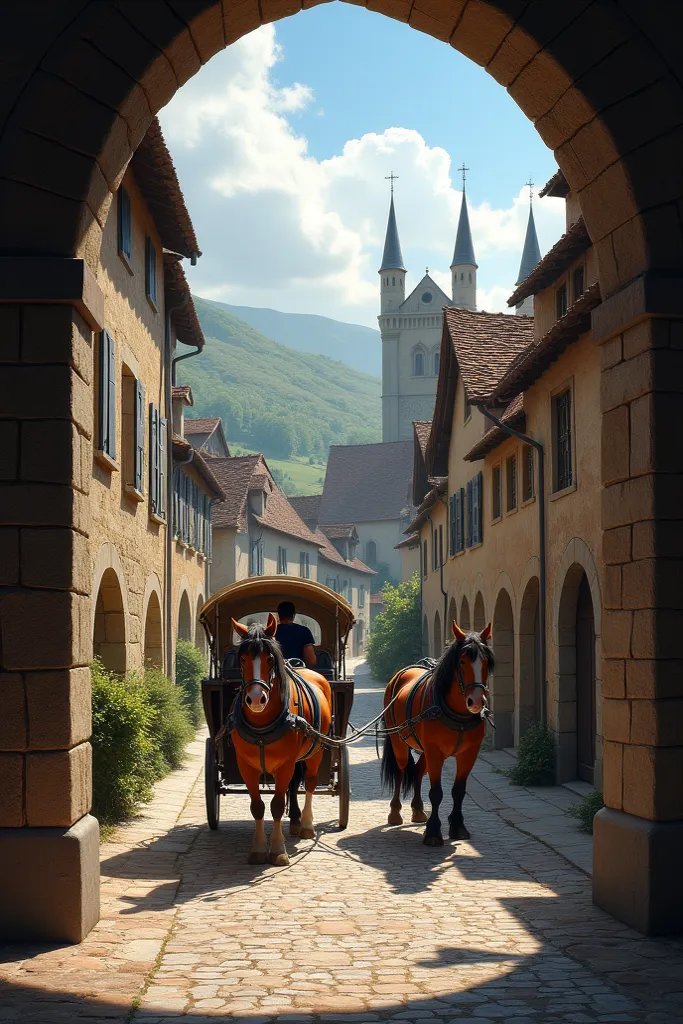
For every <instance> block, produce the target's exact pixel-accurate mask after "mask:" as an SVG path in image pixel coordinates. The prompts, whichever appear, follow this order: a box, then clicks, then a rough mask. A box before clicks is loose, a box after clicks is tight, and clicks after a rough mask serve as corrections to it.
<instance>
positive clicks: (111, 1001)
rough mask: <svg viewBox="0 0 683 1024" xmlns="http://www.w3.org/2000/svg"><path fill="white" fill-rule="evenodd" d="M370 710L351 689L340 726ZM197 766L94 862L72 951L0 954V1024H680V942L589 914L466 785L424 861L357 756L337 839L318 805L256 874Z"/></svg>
mask: <svg viewBox="0 0 683 1024" xmlns="http://www.w3.org/2000/svg"><path fill="white" fill-rule="evenodd" d="M380 695H381V689H379V688H373V687H372V685H371V683H370V680H369V679H368V677H367V676H359V678H358V684H357V692H356V703H355V706H354V711H353V714H352V719H353V721H354V722H356V723H360V722H362V721H364V720H367V719H369V718H370V717H372V715H373V714H374V713H375V709H376V707H377V706H378V704H379V701H380ZM201 754H202V746H201V745H200V744H199V743H196V744H193V747H192V760H191V761H190V762H189V763H188V765H187V767H186V768H185V769H183V770H182V771H181V772H179V773H175V775H174V776H172V777H171V778H170V779H168V780H166V781H165V782H164V783H162V784H161V786H160V787H158V789H157V796H156V798H155V802H154V804H153V805H151V807H150V808H149V809H146V810H145V813H144V814H143V816H141V818H140V819H139V820H138V821H136V822H134V823H133V824H131V825H130V826H126V827H124V828H122V829H120V830H118V832H117V834H116V835H115V836H114V837H113V841H112V842H110V843H109V844H107V845H105V846H104V847H103V863H102V875H103V890H102V895H103V917H102V921H101V922H100V924H99V925H98V926H97V927H96V928H95V930H94V931H93V932H92V934H91V935H90V936H89V937H88V939H87V940H86V941H85V942H84V943H83V944H82V945H81V946H79V947H60V948H49V949H47V948H46V949H43V950H35V949H34V950H27V949H25V948H24V949H10V948H4V949H3V950H2V953H3V956H2V958H1V959H2V964H0V981H1V982H2V984H1V985H0V1021H22V1022H23V1021H33V1022H40V1024H53V1022H54V1024H58V1022H62V1021H65V1022H67V1021H71V1020H78V1019H81V1018H84V1019H86V1018H87V1019H88V1020H90V1021H105V1020H111V1019H120V1020H126V1021H131V1022H134V1024H157V1022H159V1024H160V1022H162V1021H164V1022H167V1021H169V1020H171V1021H176V1020H185V1019H188V1020H191V1021H192V1022H193V1024H197V1022H199V1021H206V1022H208V1021H213V1020H215V1019H217V1018H219V1019H220V1018H222V1017H228V1018H231V1019H236V1020H241V1019H244V1020H245V1021H248V1022H250V1024H267V1022H270V1021H273V1022H277V1024H305V1022H307V1021H310V1020H313V1019H315V1020H320V1021H330V1022H332V1021H340V1022H348V1024H355V1022H362V1021H376V1020H396V1021H404V1022H411V1021H413V1022H423V1021H428V1020H434V1021H435V1022H436V1021H443V1022H444V1024H450V1022H451V1021H452V1022H454V1024H455V1022H458V1024H475V1022H476V1024H487V1022H498V1021H503V1022H512V1021H514V1022H516V1024H528V1022H531V1021H534V1022H537V1024H556V1022H560V1021H571V1022H575V1024H584V1022H585V1024H589V1022H598V1021H599V1022H605V1024H606V1022H617V1021H624V1022H626V1021H633V1022H637V1024H641V1022H642V1024H674V1022H679V1021H680V1020H681V1019H682V1018H683V944H681V942H680V941H676V940H647V939H643V938H642V937H641V936H638V935H636V933H634V932H632V931H630V930H629V929H628V928H626V927H624V926H622V925H620V924H619V923H618V922H616V921H614V920H612V919H611V918H609V917H607V916H606V915H605V914H604V913H602V912H601V911H599V910H597V909H595V908H594V907H593V906H592V904H591V892H590V879H589V877H588V876H587V874H586V873H585V872H584V871H582V870H579V869H578V868H577V867H576V866H575V865H574V864H572V863H570V861H569V860H568V859H566V858H565V857H564V856H561V855H559V854H558V853H556V852H554V851H553V850H552V849H551V848H550V846H549V845H548V844H547V843H543V842H541V841H539V839H537V838H535V837H534V836H531V835H529V834H528V830H527V831H520V830H519V829H518V828H516V827H515V826H514V825H513V824H511V823H510V822H509V821H506V820H503V819H502V818H501V816H500V814H498V813H496V811H495V809H494V807H493V805H492V804H491V794H490V791H489V790H487V789H485V787H484V786H483V785H482V783H481V782H476V783H475V784H474V785H473V787H472V794H473V796H470V797H468V800H467V803H466V805H465V809H466V822H467V824H468V826H469V828H470V831H471V833H472V840H471V842H469V843H463V842H458V843H457V844H449V843H448V842H447V843H446V845H445V846H444V847H443V848H442V849H427V848H425V847H424V846H423V845H422V843H421V841H420V833H421V827H418V826H413V825H404V826H402V827H398V828H389V827H387V825H386V814H387V804H388V800H387V798H386V796H385V795H383V794H381V793H380V790H379V786H378V777H379V765H378V762H377V761H376V755H375V749H374V741H373V742H365V741H364V742H363V743H362V744H361V745H359V746H355V747H353V748H352V787H353V794H352V806H351V819H350V825H349V828H348V829H347V830H346V831H345V832H338V831H337V830H336V826H335V816H336V812H337V806H336V802H335V801H333V799H332V798H330V797H328V796H320V797H318V798H317V799H316V801H315V804H314V810H315V813H316V820H317V826H318V837H317V839H316V840H315V841H300V840H299V841H297V840H289V841H288V842H289V848H290V856H292V864H291V866H290V867H289V868H273V867H254V866H249V865H247V862H246V861H247V853H248V849H249V845H250V842H251V835H252V824H251V819H250V817H249V813H248V803H247V800H246V798H243V797H230V798H228V799H227V800H224V802H223V805H222V808H221V812H222V817H223V821H222V823H221V827H220V830H219V831H218V833H212V832H210V831H209V830H208V829H207V827H206V825H205V814H204V797H203V780H202V774H201V771H200V766H201ZM447 768H449V772H452V763H451V766H450V767H449V766H448V765H447ZM498 778H500V777H498ZM445 781H446V783H447V784H448V788H450V778H447V779H446V780H445ZM444 788H446V785H445V786H444ZM481 794H484V796H486V794H488V797H486V799H484V797H482V796H481ZM487 799H488V801H489V803H488V804H487V802H486V800H487ZM475 801H476V802H475ZM449 809H450V808H449V807H448V805H447V803H446V802H444V805H443V807H442V818H443V819H445V817H446V816H447V814H448V811H449Z"/></svg>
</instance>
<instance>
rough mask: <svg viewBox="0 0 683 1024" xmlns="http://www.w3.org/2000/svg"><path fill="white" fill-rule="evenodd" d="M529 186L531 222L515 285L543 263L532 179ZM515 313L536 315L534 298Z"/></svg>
mask: <svg viewBox="0 0 683 1024" xmlns="http://www.w3.org/2000/svg"><path fill="white" fill-rule="evenodd" d="M527 185H528V186H529V220H528V221H527V226H526V237H525V239H524V249H523V250H522V259H521V261H520V264H519V274H518V275H517V281H516V282H515V284H521V283H522V281H525V280H526V279H527V277H528V276H529V274H530V273H531V271H532V270H533V269H534V267H535V266H536V265H537V264H538V263H540V261H541V249H540V247H539V244H538V236H537V234H536V223H535V221H534V208H533V205H532V200H533V182H532V181H531V179H529V181H528V182H527ZM515 313H516V314H517V315H518V316H533V314H534V297H533V295H528V296H527V297H526V299H523V300H522V302H519V303H518V304H517V306H516V308H515Z"/></svg>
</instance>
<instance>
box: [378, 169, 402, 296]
mask: <svg viewBox="0 0 683 1024" xmlns="http://www.w3.org/2000/svg"><path fill="white" fill-rule="evenodd" d="M394 179H395V175H393V174H392V175H391V203H390V205H389V220H388V222H387V233H386V237H385V239H384V253H383V255H382V265H381V267H380V268H379V275H380V289H379V295H380V307H379V308H380V313H393V312H394V311H395V310H397V309H398V307H399V306H400V305H401V303H402V302H403V300H404V299H405V297H406V268H405V267H404V265H403V253H402V252H401V243H400V242H399V239H398V228H397V227H396V211H395V210H394Z"/></svg>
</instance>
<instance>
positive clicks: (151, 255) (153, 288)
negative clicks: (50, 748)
mask: <svg viewBox="0 0 683 1024" xmlns="http://www.w3.org/2000/svg"><path fill="white" fill-rule="evenodd" d="M145 249H146V251H145V256H146V259H145V291H146V293H147V295H148V297H149V298H150V299H151V300H152V302H153V303H154V305H155V306H156V302H157V251H156V249H155V247H154V242H153V241H152V239H151V238H148V239H147V244H146V247H145Z"/></svg>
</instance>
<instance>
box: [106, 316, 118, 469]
mask: <svg viewBox="0 0 683 1024" xmlns="http://www.w3.org/2000/svg"><path fill="white" fill-rule="evenodd" d="M104 333H105V335H106V337H107V342H108V345H107V347H108V360H107V362H108V366H107V430H106V439H107V443H106V447H104V451H106V453H107V455H110V456H111V457H112V459H115V458H116V345H115V344H114V339H113V338H112V336H111V334H110V333H109V331H105V332H104Z"/></svg>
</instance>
